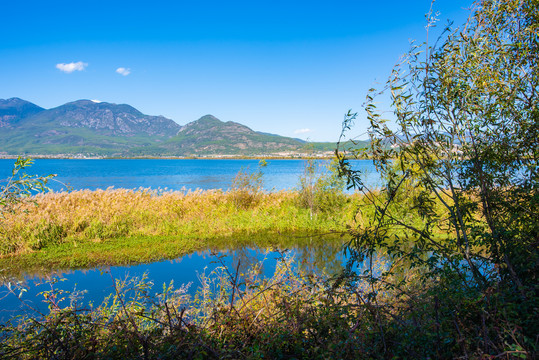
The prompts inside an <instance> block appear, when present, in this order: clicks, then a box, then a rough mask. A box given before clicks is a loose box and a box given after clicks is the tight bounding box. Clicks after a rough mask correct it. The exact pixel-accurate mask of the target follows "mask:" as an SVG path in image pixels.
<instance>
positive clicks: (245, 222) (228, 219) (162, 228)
mask: <svg viewBox="0 0 539 360" xmlns="http://www.w3.org/2000/svg"><path fill="white" fill-rule="evenodd" d="M241 191H243V189H236V190H230V191H227V192H223V191H220V190H208V191H193V192H186V193H184V192H179V191H154V190H148V189H139V190H126V189H112V188H109V189H107V190H97V191H89V190H80V191H73V192H60V193H46V194H40V195H36V196H35V197H33V200H34V201H33V202H28V203H24V204H21V205H20V207H19V209H17V211H16V212H14V213H12V214H6V216H5V218H4V219H3V220H2V222H1V224H0V226H1V227H0V236H1V241H0V254H1V256H2V257H4V258H5V257H6V256H13V255H23V254H29V253H32V252H39V251H45V250H47V249H51V248H55V247H58V246H60V245H63V244H68V245H70V246H73V247H77V246H79V247H80V246H90V245H91V244H101V243H109V244H110V243H111V242H115V241H117V242H124V243H125V242H129V241H130V240H129V239H141V238H145V239H150V240H148V241H151V238H156V239H159V241H160V242H163V241H164V242H166V239H167V238H170V239H171V241H172V239H174V241H175V242H178V241H180V242H181V241H182V240H183V241H185V242H186V243H188V242H196V243H199V244H200V245H204V243H205V242H209V241H210V240H212V239H213V240H215V239H223V238H231V237H238V238H240V237H242V236H250V235H253V236H254V235H257V234H268V235H271V234H275V235H278V234H292V233H296V234H302V235H308V234H319V233H328V232H343V231H345V230H346V227H347V225H348V226H350V225H353V223H354V218H353V215H352V214H353V213H354V208H353V206H352V202H351V201H343V202H342V203H340V204H338V205H336V207H335V208H334V209H332V211H325V212H322V213H319V214H317V216H316V217H314V218H311V216H310V213H309V211H308V210H307V209H305V208H303V207H302V206H300V205H299V204H298V201H297V199H298V193H297V192H294V191H281V192H274V193H266V192H262V191H256V192H251V193H249V199H248V200H249V201H242V199H244V195H245V194H243V193H241Z"/></svg>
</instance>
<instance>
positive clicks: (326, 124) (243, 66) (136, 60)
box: [0, 0, 471, 141]
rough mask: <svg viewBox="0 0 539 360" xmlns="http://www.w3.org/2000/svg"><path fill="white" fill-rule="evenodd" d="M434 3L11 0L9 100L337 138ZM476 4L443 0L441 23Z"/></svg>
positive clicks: (6, 25)
mask: <svg viewBox="0 0 539 360" xmlns="http://www.w3.org/2000/svg"><path fill="white" fill-rule="evenodd" d="M430 3H431V1H430V0H410V1H402V0H401V1H396V0H385V1H370V0H369V1H362V0H356V1H344V0H342V1H341V0H333V1H293V0H289V1H280V0H274V1H263V0H259V1H160V0H154V1H144V2H138V1H129V2H127V1H126V2H123V1H114V2H105V1H92V2H81V1H74V0H73V1H52V2H48V1H22V0H21V1H8V2H4V3H3V4H2V6H1V8H2V16H1V18H2V21H0V30H1V33H2V41H0V98H10V97H20V98H22V99H25V100H28V101H31V102H34V103H36V104H37V105H40V106H42V107H45V108H52V107H56V106H59V105H62V104H64V103H66V102H69V101H74V100H78V99H95V100H101V101H107V102H112V103H127V104H130V105H132V106H134V107H136V108H137V109H139V110H140V111H142V112H143V113H145V114H149V115H164V116H166V117H168V118H171V119H173V120H175V121H176V122H178V123H179V124H180V125H184V124H186V123H188V122H190V121H193V120H196V119H198V118H199V117H201V116H203V115H205V114H212V115H214V116H216V117H218V118H219V119H221V120H223V121H236V122H240V123H242V124H245V125H247V126H249V127H251V128H253V129H254V130H258V131H264V132H272V133H277V134H280V135H285V136H292V137H300V138H303V139H306V138H309V139H311V140H312V141H335V140H337V138H338V136H339V133H340V127H341V121H342V119H343V115H344V113H346V112H347V110H348V109H353V110H355V111H358V112H359V113H360V115H359V118H358V121H357V122H356V128H355V129H354V131H355V132H357V133H358V134H359V133H362V132H364V131H365V130H366V128H367V123H366V121H365V119H364V114H363V111H362V108H361V105H362V103H363V101H364V99H365V95H366V93H367V90H368V89H369V88H370V87H372V86H377V84H380V83H383V82H384V81H385V80H386V78H387V76H388V75H389V73H390V71H391V68H392V67H393V65H394V64H395V63H396V62H397V61H398V59H399V56H400V55H401V54H403V53H404V52H405V51H406V50H407V49H408V47H409V40H411V39H418V40H424V38H425V29H424V26H425V13H426V12H428V10H429V8H430ZM470 4H471V1H464V0H438V1H437V2H436V3H435V9H436V10H437V11H439V12H440V13H441V15H440V17H439V18H440V20H441V21H440V26H439V27H441V25H442V24H445V23H446V20H447V19H452V20H455V22H456V23H457V24H460V23H462V22H464V21H465V19H466V17H467V15H468V10H466V9H467V8H468V7H469V6H470Z"/></svg>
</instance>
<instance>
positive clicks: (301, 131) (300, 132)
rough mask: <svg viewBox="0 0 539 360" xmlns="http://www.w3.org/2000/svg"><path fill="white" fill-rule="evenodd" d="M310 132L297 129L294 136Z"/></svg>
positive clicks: (309, 130)
mask: <svg viewBox="0 0 539 360" xmlns="http://www.w3.org/2000/svg"><path fill="white" fill-rule="evenodd" d="M310 132H312V130H311V129H297V130H295V131H294V134H307V133H310Z"/></svg>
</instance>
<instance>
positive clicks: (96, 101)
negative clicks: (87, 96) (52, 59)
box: [92, 100, 101, 104]
mask: <svg viewBox="0 0 539 360" xmlns="http://www.w3.org/2000/svg"><path fill="white" fill-rule="evenodd" d="M92 102H94V103H96V104H99V103H100V102H101V100H92Z"/></svg>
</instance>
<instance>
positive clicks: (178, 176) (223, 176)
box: [0, 159, 379, 322]
mask: <svg viewBox="0 0 539 360" xmlns="http://www.w3.org/2000/svg"><path fill="white" fill-rule="evenodd" d="M319 163H320V167H319V168H320V169H321V170H320V171H323V169H324V164H327V163H328V161H319ZM13 164H14V160H9V159H0V179H6V178H7V177H8V176H10V173H11V169H12V167H13ZM305 164H306V162H305V160H268V161H267V166H266V167H264V168H263V172H264V177H263V178H264V187H265V189H266V190H268V191H272V190H275V191H276V190H286V189H293V188H295V187H296V186H297V185H298V182H299V178H300V176H301V175H302V174H303V173H304V171H305ZM352 165H353V167H354V168H355V169H357V170H361V171H363V172H364V173H365V174H366V183H368V184H370V185H371V186H376V185H377V184H379V179H378V175H377V173H376V170H375V168H374V165H373V164H372V161H370V160H357V161H353V162H352ZM257 168H258V160H231V159H227V160H198V159H197V160H164V159H148V160H139V159H136V160H124V159H121V160H67V159H37V160H36V161H35V163H34V165H32V167H30V168H28V169H27V170H26V172H27V173H28V174H38V175H47V174H52V173H54V174H58V176H57V177H56V178H55V181H53V182H51V183H50V187H51V188H52V189H53V190H54V191H62V190H65V188H66V186H69V187H71V188H73V189H75V190H79V189H91V190H95V189H106V188H108V187H111V186H113V187H115V188H127V189H136V188H141V187H142V188H151V189H165V188H166V189H168V190H184V191H185V190H195V189H203V190H206V189H223V190H227V189H229V188H230V185H231V183H232V180H233V178H234V177H235V175H236V174H237V173H238V171H240V170H242V169H243V170H246V169H248V170H250V171H256V169H257ZM220 254H221V255H222V256H223V261H224V263H225V265H227V266H231V267H232V268H235V266H236V264H237V263H238V261H240V265H241V267H248V266H250V265H252V264H254V263H258V262H260V261H262V260H263V259H266V260H265V261H264V267H263V275H265V276H271V275H272V274H273V271H274V270H275V264H276V262H277V259H278V258H279V257H281V253H280V252H277V251H269V252H268V251H266V250H265V249H234V250H230V251H224V252H221V253H220ZM288 254H289V255H291V256H294V257H295V258H296V259H298V262H297V263H298V264H301V265H302V266H304V267H306V268H308V269H309V271H312V272H314V273H321V272H326V273H330V274H331V273H336V272H337V271H339V269H341V267H342V265H343V263H344V261H345V258H344V255H343V253H342V248H341V247H340V245H332V244H330V243H329V242H328V244H326V245H325V246H322V247H320V246H319V245H317V246H312V247H309V246H305V247H302V248H294V249H290V250H289V252H288ZM216 259H217V258H216V256H213V255H211V253H210V252H199V253H194V254H191V255H187V256H184V257H182V258H179V259H176V260H172V261H160V262H155V263H151V264H140V265H134V266H115V267H109V268H104V269H103V268H100V269H86V270H74V271H70V270H68V271H66V272H64V273H62V274H59V275H61V277H62V278H63V279H64V280H63V281H60V282H57V283H56V284H55V285H54V286H55V288H56V289H60V290H67V291H73V290H74V289H78V290H87V293H86V294H85V295H84V299H85V301H86V302H88V301H92V302H93V303H94V304H95V305H98V304H100V303H101V302H102V301H103V299H104V298H105V297H106V296H107V295H109V294H110V293H111V292H112V290H113V279H121V278H125V277H126V276H138V277H140V276H142V275H143V274H144V273H146V274H147V276H148V279H149V280H150V281H152V282H153V283H154V284H155V285H154V288H153V289H154V291H157V292H159V291H161V290H162V285H163V284H168V283H170V282H171V281H174V283H175V284H176V287H179V286H181V285H182V284H188V283H191V284H192V285H191V287H190V289H191V290H190V291H191V292H192V293H194V291H196V288H197V287H198V286H199V285H200V283H199V280H198V276H199V274H201V273H206V274H208V273H209V272H211V271H212V270H213V269H215V267H216V266H218V264H217V263H216V262H215V261H216ZM0 275H1V272H0ZM50 276H53V277H54V274H50V273H48V272H47V271H44V272H43V273H41V274H29V275H28V276H27V277H26V279H25V280H24V281H23V283H22V285H24V287H25V289H26V290H25V292H24V293H22V297H21V299H19V298H18V297H17V296H15V295H14V294H10V293H9V291H8V289H7V287H3V288H2V289H1V291H0V309H2V310H0V322H5V321H7V320H8V319H10V318H11V317H12V316H14V315H16V314H20V313H21V312H22V311H25V309H26V305H24V304H23V302H21V301H20V300H23V301H24V302H25V303H26V304H29V305H31V306H32V307H34V308H36V309H39V310H40V311H42V312H46V305H45V304H44V303H43V302H41V300H40V299H42V298H41V297H40V296H38V294H39V293H40V292H42V291H46V290H50V285H49V284H48V283H46V282H44V281H43V279H48V278H49V277H50Z"/></svg>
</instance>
